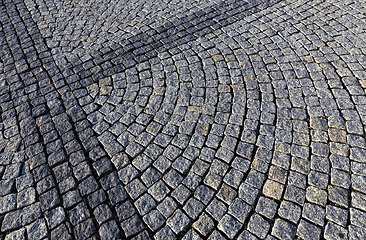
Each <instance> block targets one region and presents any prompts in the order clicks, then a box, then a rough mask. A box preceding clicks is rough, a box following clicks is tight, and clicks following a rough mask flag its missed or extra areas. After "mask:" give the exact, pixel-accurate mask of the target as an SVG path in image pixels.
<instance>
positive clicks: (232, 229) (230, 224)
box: [217, 214, 242, 238]
mask: <svg viewBox="0 0 366 240" xmlns="http://www.w3.org/2000/svg"><path fill="white" fill-rule="evenodd" d="M241 227H242V224H241V223H240V222H238V221H237V220H235V218H233V217H232V216H230V215H228V214H226V215H225V216H223V218H222V219H221V220H220V221H219V224H218V225H217V228H218V229H219V230H221V231H223V232H224V233H225V235H226V236H228V237H229V238H234V236H235V235H236V234H237V233H238V232H239V230H240V228H241Z"/></svg>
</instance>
